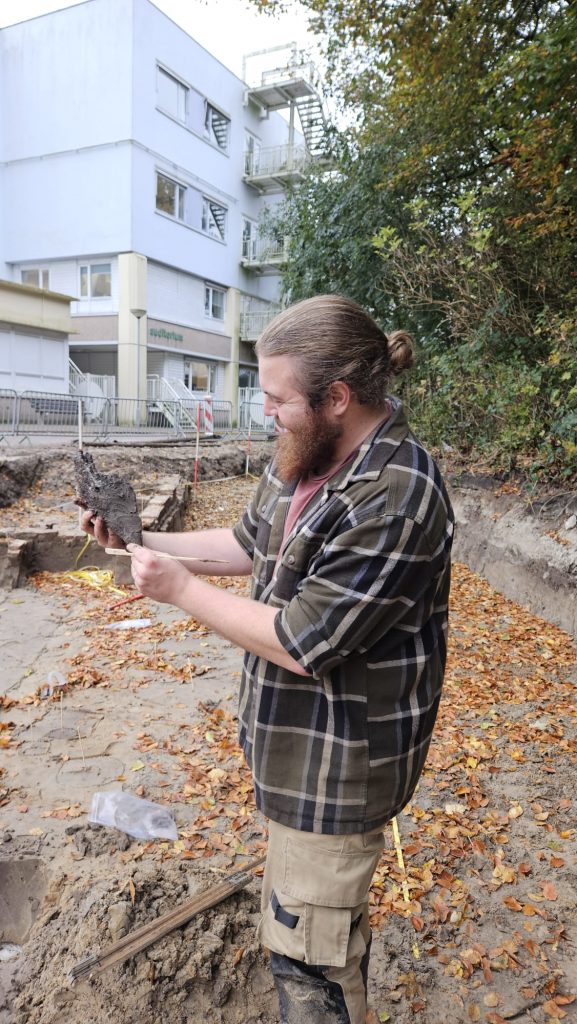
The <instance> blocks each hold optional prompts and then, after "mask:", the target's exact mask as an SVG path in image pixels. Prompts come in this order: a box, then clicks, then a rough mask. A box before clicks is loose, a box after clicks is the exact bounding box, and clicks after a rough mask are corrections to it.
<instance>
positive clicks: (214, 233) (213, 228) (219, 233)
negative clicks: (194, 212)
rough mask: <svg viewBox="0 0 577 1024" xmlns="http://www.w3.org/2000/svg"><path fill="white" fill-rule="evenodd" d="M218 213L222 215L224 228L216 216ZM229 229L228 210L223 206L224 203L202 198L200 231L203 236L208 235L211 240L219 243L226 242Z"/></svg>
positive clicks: (206, 197) (207, 197)
mask: <svg viewBox="0 0 577 1024" xmlns="http://www.w3.org/2000/svg"><path fill="white" fill-rule="evenodd" d="M216 211H218V212H219V215H220V214H222V228H221V227H220V226H219V223H218V216H215V214H216ZM227 227H228V209H227V207H226V206H223V205H222V203H219V202H217V201H216V199H211V198H210V196H203V197H202V217H201V222H200V230H201V231H202V233H203V235H208V237H209V238H214V239H216V241H217V242H225V241H226V235H227Z"/></svg>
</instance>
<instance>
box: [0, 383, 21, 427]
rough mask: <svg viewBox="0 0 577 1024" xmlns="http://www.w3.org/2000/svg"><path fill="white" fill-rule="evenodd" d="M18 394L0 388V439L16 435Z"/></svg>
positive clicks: (8, 389)
mask: <svg viewBox="0 0 577 1024" xmlns="http://www.w3.org/2000/svg"><path fill="white" fill-rule="evenodd" d="M17 422H18V394H17V392H16V391H13V390H12V389H11V388H0V439H2V438H3V437H7V436H8V435H10V434H15V433H16V424H17Z"/></svg>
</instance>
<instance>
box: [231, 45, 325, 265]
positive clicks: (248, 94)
mask: <svg viewBox="0 0 577 1024" xmlns="http://www.w3.org/2000/svg"><path fill="white" fill-rule="evenodd" d="M283 51H284V53H283ZM273 53H275V55H276V54H278V56H275V61H276V64H277V66H276V67H271V54H273ZM243 78H244V80H245V82H246V90H245V105H246V106H248V105H249V104H253V105H254V106H256V107H257V108H258V109H259V112H260V116H261V118H263V119H264V118H268V117H269V115H270V113H271V111H280V110H286V111H288V138H287V141H286V142H285V143H284V144H283V145H277V146H273V147H271V148H268V149H261V148H260V147H259V146H258V144H256V143H255V142H254V139H252V140H251V143H252V145H251V148H249V149H247V151H246V152H245V154H244V170H245V173H244V175H243V180H244V181H245V182H246V184H247V185H249V186H250V187H251V188H253V189H255V191H257V192H258V193H259V194H260V195H272V194H274V193H278V192H284V191H286V190H287V189H288V188H291V187H294V186H295V185H296V186H298V184H299V183H300V182H302V181H304V179H305V176H306V172H307V168H308V167H310V165H311V164H312V163H315V164H317V165H319V164H321V165H323V166H326V167H329V166H330V163H331V159H330V144H329V138H330V135H329V131H328V125H327V121H326V118H325V114H324V110H323V104H322V101H321V97H320V95H319V92H318V89H317V74H316V69H315V67H314V65H313V62H312V61H311V59H310V58H309V57H308V56H307V55H306V54H305V53H304V52H302V51H300V50H298V49H297V47H296V44H295V43H289V44H285V45H283V46H275V47H272V48H271V49H267V50H256V51H255V52H254V53H250V54H247V55H246V56H245V58H244V62H243ZM297 114H298V120H299V121H300V124H301V127H302V137H301V138H299V134H300V133H299V132H298V128H297ZM287 242H288V240H287V239H280V238H267V237H263V236H262V235H261V233H260V231H259V232H258V237H256V238H254V239H253V238H251V239H250V240H248V241H247V242H246V244H244V245H243V253H242V258H241V264H242V266H243V267H244V268H245V269H246V270H253V271H256V272H257V273H259V274H271V273H272V274H277V273H278V272H279V268H280V267H281V266H282V265H283V264H284V263H286V258H287V252H288V244H287ZM249 243H250V244H249Z"/></svg>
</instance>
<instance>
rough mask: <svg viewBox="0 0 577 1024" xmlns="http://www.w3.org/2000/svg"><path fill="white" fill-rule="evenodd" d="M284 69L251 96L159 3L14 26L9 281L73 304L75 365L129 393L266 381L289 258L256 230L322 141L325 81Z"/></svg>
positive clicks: (3, 117) (1, 196) (5, 198)
mask: <svg viewBox="0 0 577 1024" xmlns="http://www.w3.org/2000/svg"><path fill="white" fill-rule="evenodd" d="M284 56H285V58H286V56H287V54H285V55H284ZM276 57H277V55H276V54H273V53H271V54H269V55H268V57H266V58H265V57H264V56H263V57H260V58H259V61H260V67H259V70H258V77H257V78H256V79H255V80H254V81H253V82H252V84H251V82H250V81H249V82H248V84H247V83H245V82H244V81H242V80H241V79H239V78H238V77H237V76H235V75H234V74H233V73H232V72H231V71H229V70H227V68H225V67H224V66H223V65H222V64H221V63H220V62H219V61H218V60H216V58H214V57H213V56H211V54H210V53H208V52H207V51H206V50H205V49H204V48H203V47H202V46H200V45H199V44H198V43H197V42H195V40H194V39H192V38H191V37H190V36H188V35H187V34H186V33H185V32H184V31H183V30H182V29H180V28H179V27H178V26H177V25H175V24H174V23H173V22H172V21H171V20H170V19H169V18H168V17H167V16H166V15H164V14H163V13H162V12H161V11H159V10H158V9H157V8H156V7H155V6H154V4H153V3H151V2H150V0H87V2H85V3H82V4H79V5H78V6H75V7H70V8H67V9H65V10H61V11H57V12H54V13H52V14H47V15H44V16H42V17H38V18H34V19H32V20H29V21H25V22H22V23H20V24H17V25H13V26H10V27H8V28H4V29H1V30H0V279H5V280H7V281H10V282H15V283H18V284H22V285H25V286H28V287H29V288H30V287H31V288H36V289H40V290H41V291H44V290H49V291H51V292H57V293H60V294H64V295H69V296H72V297H73V301H72V304H71V313H72V320H71V324H72V330H71V335H70V355H71V358H72V360H73V361H74V363H75V364H76V365H77V366H78V367H79V369H80V370H81V371H82V372H83V373H88V374H94V375H99V376H102V377H105V378H107V379H109V380H112V381H113V386H114V388H115V393H116V395H118V396H120V397H123V398H140V399H142V398H145V397H146V394H147V378H148V379H149V382H150V380H151V379H153V380H154V379H167V380H171V379H172V380H178V381H180V382H181V383H182V384H183V385H186V386H187V387H189V388H190V389H192V390H195V391H199V390H200V391H209V392H211V393H212V394H214V395H215V396H216V397H221V398H225V399H227V400H230V401H232V402H233V403H235V402H236V395H237V391H238V387H239V385H240V386H253V385H255V384H256V382H257V380H256V360H255V356H254V349H253V344H252V343H253V342H254V341H255V340H256V337H257V336H258V333H260V329H262V326H263V325H264V322H266V319H267V318H270V316H271V315H274V312H275V311H276V309H277V308H278V302H279V277H278V272H279V266H280V264H281V263H282V260H283V258H284V240H283V239H266V238H264V237H263V234H262V231H261V229H260V228H259V222H260V219H261V216H262V213H263V209H264V207H265V205H266V204H271V203H274V202H276V201H278V197H279V196H280V195H282V192H283V190H284V189H285V188H286V187H287V185H288V184H289V183H291V182H294V181H296V180H298V178H299V176H301V175H302V171H303V167H304V165H305V163H306V161H307V160H309V159H312V158H314V157H315V154H316V153H320V148H319V147H320V143H319V139H320V136H321V135H322V110H321V107H320V103H319V100H318V95H317V93H316V90H315V88H314V86H313V84H312V75H311V74H310V69H309V68H308V67H306V66H301V64H300V63H299V60H298V58H297V55H296V54H294V53H293V54H292V55H291V57H290V60H289V61H288V62H287V61H286V59H285V63H284V65H282V66H281V67H278V68H276V69H275V67H274V63H275V60H276ZM267 60H268V64H269V67H268V68H267V67H266V66H265V67H264V70H262V67H263V61H264V63H265V64H266V61H267ZM271 64H272V68H271V67H270V65H271ZM283 107H284V108H286V109H287V110H289V111H290V117H289V119H288V120H287V119H286V118H284V117H282V116H281V115H280V113H278V112H277V111H278V110H280V109H281V108H283ZM299 115H300V121H299V122H297V121H296V119H295V117H296V116H299ZM297 123H298V124H299V125H300V127H303V126H304V129H303V130H304V134H305V135H306V138H307V139H308V148H307V145H306V144H305V139H304V137H303V135H299V133H298V132H297V130H296V125H297ZM0 303H1V293H0ZM1 340H2V310H1V308H0V342H1ZM21 343H22V345H25V338H24V337H23V338H22V339H21ZM14 344H15V342H14V337H12V341H11V345H12V350H13V349H14ZM1 351H2V349H1V344H0V358H1ZM23 358H24V359H25V356H23V355H22V352H21V358H20V362H22V359H23ZM32 361H33V360H32ZM1 369H2V368H1V366H0V387H1V386H2V384H1V380H2V376H1ZM33 369H34V368H33V366H31V374H30V375H29V376H30V379H34V373H33ZM28 386H29V387H30V386H31V385H30V384H29V385H28ZM148 386H149V387H150V383H149V385H148ZM41 387H42V386H41V384H40V385H39V386H38V389H39V390H40V389H41ZM67 387H68V382H67V380H65V379H63V381H62V385H61V387H60V386H59V387H58V388H53V389H54V390H61V391H66V390H67Z"/></svg>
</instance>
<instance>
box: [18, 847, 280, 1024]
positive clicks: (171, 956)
mask: <svg viewBox="0 0 577 1024" xmlns="http://www.w3.org/2000/svg"><path fill="white" fill-rule="evenodd" d="M219 880H220V877H217V878H215V873H214V871H213V872H210V871H208V870H207V869H205V870H203V869H202V868H199V867H197V866H193V867H190V866H189V865H188V864H186V865H185V864H180V865H173V864H167V865H161V866H158V865H146V866H143V867H141V868H135V869H132V870H131V871H129V872H127V874H126V876H125V877H124V878H123V879H118V878H111V877H110V876H105V877H100V878H98V879H96V880H95V879H94V878H92V879H91V880H90V884H89V885H88V886H87V884H86V882H84V883H83V882H81V881H76V882H67V883H65V884H64V887H61V886H60V885H55V886H54V887H53V889H52V891H51V892H49V894H48V900H47V906H48V910H47V911H46V912H45V913H44V915H43V916H42V917H41V918H40V919H39V920H38V921H37V923H36V925H35V926H34V927H33V929H32V932H31V934H30V938H29V942H28V949H29V951H30V952H29V955H28V956H27V958H26V961H25V962H24V963H23V964H22V965H21V967H19V968H18V969H17V971H16V974H15V977H14V979H13V983H12V991H11V992H9V993H8V994H7V997H6V999H7V1004H8V1005H9V1004H10V1003H11V1004H12V1008H13V1020H14V1024H53V1022H54V1021H55V1020H57V1019H59V1017H61V1019H65V1020H66V1022H67V1024H86V1022H87V1021H99V1022H102V1024H104V1022H107V1024H121V1022H122V1024H164V1022H166V1024H169V1022H170V1024H180V1022H181V1021H182V1022H183V1024H184V1022H187V1024H188V1022H190V1021H204V1022H206V1024H212V1022H215V1024H217V1022H218V1024H220V1022H224V1021H226V1022H227V1024H249V1022H251V1021H254V1022H256V1021H259V1022H269V1021H274V1020H276V997H275V994H274V988H273V982H272V978H271V975H270V971H269V970H268V968H267V965H266V960H265V958H264V954H263V953H262V951H261V950H260V949H259V947H258V945H257V943H256V941H255V928H254V924H255V920H256V915H257V913H258V904H259V897H258V889H257V884H256V883H255V887H254V891H250V890H245V891H243V892H241V893H238V894H237V895H235V896H231V897H229V898H228V899H227V900H226V901H224V902H223V903H221V904H220V905H219V906H217V907H215V908H214V909H213V910H210V911H205V912H204V913H203V914H201V915H199V916H198V917H197V918H194V919H193V920H192V921H190V922H189V923H188V924H187V925H186V926H185V927H183V928H180V929H177V930H176V931H174V932H172V933H171V934H170V935H167V936H165V938H163V939H161V940H159V941H158V942H157V943H155V944H154V945H152V946H150V947H149V948H148V949H147V950H144V951H143V952H142V953H139V954H137V956H136V957H134V958H132V959H129V960H127V961H125V962H124V963H123V964H120V965H118V966H116V967H112V968H110V969H109V970H107V971H105V972H104V973H102V974H101V975H99V976H97V977H95V978H93V979H91V980H89V981H83V982H81V983H79V984H77V985H76V986H74V987H72V986H71V985H70V982H69V980H68V973H69V971H70V970H71V968H72V967H74V966H75V965H77V964H78V963H80V962H81V961H83V960H85V959H86V958H87V957H89V956H91V955H92V954H95V953H98V952H102V951H103V950H104V949H105V947H107V946H109V945H110V944H111V943H114V942H116V941H118V940H119V939H120V938H122V937H123V936H124V935H125V934H126V933H127V932H128V931H132V930H133V929H135V928H138V927H140V926H141V925H143V924H147V923H149V922H150V921H152V920H154V919H155V918H157V917H159V916H160V915H162V914H165V913H166V912H167V911H169V910H171V909H173V908H175V907H177V906H179V905H181V904H182V903H183V902H185V901H186V900H188V899H190V898H191V896H193V895H194V894H195V893H197V892H200V891H203V890H204V889H205V888H207V887H209V886H211V885H214V884H215V882H217V881H219ZM50 904H52V905H50ZM5 1008H7V1006H6V1007H5ZM61 1015H62V1016H61Z"/></svg>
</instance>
